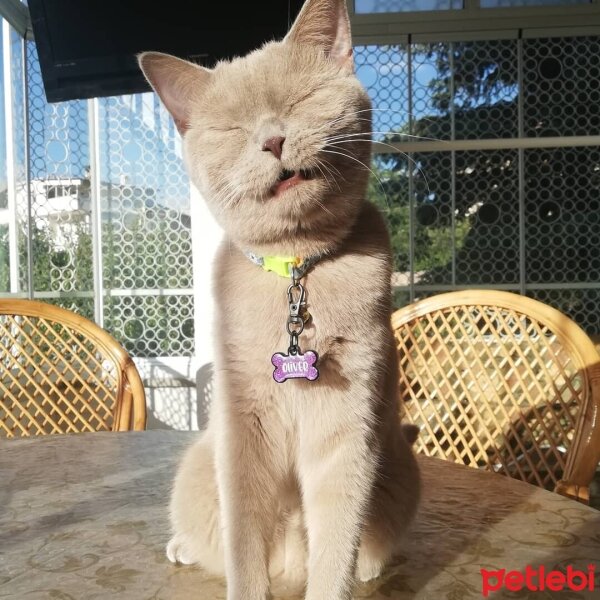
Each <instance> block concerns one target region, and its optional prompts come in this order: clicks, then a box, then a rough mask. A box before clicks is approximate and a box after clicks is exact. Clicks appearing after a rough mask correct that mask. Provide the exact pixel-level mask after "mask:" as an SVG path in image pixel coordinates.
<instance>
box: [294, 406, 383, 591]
mask: <svg viewBox="0 0 600 600" xmlns="http://www.w3.org/2000/svg"><path fill="white" fill-rule="evenodd" d="M325 404H326V405H327V409H329V410H325V409H324V410H323V411H322V415H321V416H322V418H321V419H319V421H320V422H321V426H317V425H316V424H315V426H314V427H313V428H311V429H312V431H311V432H310V433H309V432H308V431H306V430H305V431H304V432H303V433H304V434H305V435H303V436H302V437H303V439H302V441H301V451H300V456H299V466H300V477H301V485H302V491H303V499H304V514H305V519H306V528H307V533H308V548H309V559H308V585H307V591H306V600H348V599H349V598H350V597H351V593H352V588H353V586H354V581H355V577H354V573H355V566H356V558H357V550H358V544H359V539H360V535H361V531H362V527H363V520H364V512H365V508H366V507H367V504H368V501H369V497H370V493H371V488H372V483H373V477H374V475H373V474H374V472H375V470H376V462H377V461H376V456H375V453H374V451H373V449H372V448H371V447H370V446H371V444H370V443H369V442H370V440H371V435H370V432H369V431H368V427H366V426H365V422H364V421H362V422H361V420H360V419H357V418H356V415H354V416H353V417H350V418H348V419H346V420H341V421H339V422H337V419H336V418H332V419H328V413H329V414H331V415H344V414H345V415H348V406H347V405H345V403H344V401H343V399H341V398H340V399H339V402H336V401H334V400H333V399H328V400H327V401H326V402H324V403H323V405H322V406H324V405H325ZM336 404H337V405H338V406H337V407H335V408H334V405H336ZM330 411H331V412H330Z"/></svg>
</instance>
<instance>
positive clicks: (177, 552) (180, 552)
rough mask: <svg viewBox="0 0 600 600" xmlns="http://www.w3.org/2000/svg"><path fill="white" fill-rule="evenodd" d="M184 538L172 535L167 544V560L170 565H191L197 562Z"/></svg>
mask: <svg viewBox="0 0 600 600" xmlns="http://www.w3.org/2000/svg"><path fill="white" fill-rule="evenodd" d="M190 546H191V545H190V543H189V541H186V538H185V536H182V535H174V536H173V537H172V538H171V539H170V540H169V543H168V544H167V558H168V559H169V560H170V561H171V562H172V563H178V564H180V565H193V564H195V563H197V562H198V561H199V558H198V557H197V556H196V555H195V553H194V550H193V548H191V547H190Z"/></svg>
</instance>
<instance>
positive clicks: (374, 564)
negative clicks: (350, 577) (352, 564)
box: [356, 552, 385, 583]
mask: <svg viewBox="0 0 600 600" xmlns="http://www.w3.org/2000/svg"><path fill="white" fill-rule="evenodd" d="M384 566H385V565H384V563H383V562H381V561H380V560H376V559H373V558H372V557H371V556H368V554H367V553H366V552H361V553H359V555H358V561H357V563H356V579H358V580H359V581H360V582H362V583H366V582H367V581H371V579H377V577H379V576H380V575H381V572H382V571H383V567H384Z"/></svg>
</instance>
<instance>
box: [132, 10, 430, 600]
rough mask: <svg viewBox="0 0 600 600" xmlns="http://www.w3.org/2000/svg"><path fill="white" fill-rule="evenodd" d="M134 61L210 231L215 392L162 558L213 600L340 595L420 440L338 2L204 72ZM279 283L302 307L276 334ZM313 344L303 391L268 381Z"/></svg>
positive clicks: (394, 527)
mask: <svg viewBox="0 0 600 600" xmlns="http://www.w3.org/2000/svg"><path fill="white" fill-rule="evenodd" d="M138 59H139V64H140V68H141V69H142V71H143V72H144V74H145V76H146V78H147V79H148V81H149V82H150V84H151V85H152V87H153V88H154V90H155V91H156V92H157V93H158V95H159V97H160V98H161V100H162V102H163V103H164V105H165V106H166V108H167V109H168V110H169V112H170V113H171V115H172V117H173V119H174V122H175V125H176V127H177V129H178V130H179V132H180V133H181V136H182V145H183V154H184V162H185V165H186V168H187V171H188V173H189V175H190V178H191V181H192V182H193V184H194V185H195V186H197V188H198V189H199V190H200V191H201V193H202V195H203V197H204V198H205V200H206V202H207V203H208V205H209V207H210V209H211V211H212V212H213V214H214V215H215V217H216V219H217V221H218V222H219V223H220V224H221V226H222V227H223V229H224V231H225V236H226V239H225V240H224V242H223V245H222V247H221V248H220V251H219V253H218V255H217V258H216V261H215V265H214V282H213V284H214V293H215V300H216V302H215V304H216V327H215V331H216V336H215V337H216V348H215V355H216V359H215V398H214V401H213V404H212V406H211V409H210V410H211V412H210V417H209V424H208V427H207V430H206V431H205V432H203V433H202V434H201V436H200V438H199V440H198V442H197V443H196V444H194V445H193V446H192V447H191V448H190V449H189V450H188V452H187V453H186V455H185V456H184V458H183V460H182V462H181V464H180V466H179V469H178V472H177V475H176V477H175V481H174V488H173V492H172V497H171V502H170V516H171V522H172V526H173V532H174V534H173V537H172V539H171V540H170V542H169V543H168V546H167V556H168V558H169V559H170V560H171V561H173V562H179V563H185V564H199V565H201V566H202V567H203V568H204V569H206V570H207V571H209V572H211V573H215V574H224V575H225V576H226V580H227V598H228V600H265V599H266V598H267V597H268V595H269V589H270V585H271V583H272V582H275V583H276V582H283V583H282V585H285V586H288V585H289V586H290V587H289V588H286V589H292V588H293V587H294V586H301V587H304V591H305V598H306V599H307V600H317V599H318V600H346V599H347V598H350V597H351V594H352V589H353V587H354V584H355V578H356V577H357V578H358V579H359V580H362V581H367V580H369V579H372V578H375V577H377V576H378V575H379V574H380V573H381V570H382V569H383V567H384V566H385V565H386V563H388V561H389V560H390V558H391V557H392V556H393V555H394V553H395V552H396V551H397V550H398V549H399V545H400V543H401V537H400V536H401V534H402V533H403V532H404V531H405V529H406V527H407V525H408V524H409V523H410V521H411V519H412V518H413V516H414V515H415V512H416V510H417V505H418V501H419V495H420V483H419V471H418V467H417V463H416V460H415V457H414V454H413V452H412V448H411V444H412V442H413V441H414V439H415V435H416V431H415V430H414V429H413V428H410V427H404V428H403V427H402V426H401V425H400V420H399V419H400V417H399V399H398V357H397V351H396V346H395V343H394V338H393V334H392V331H391V326H390V315H391V311H392V303H391V284H390V282H391V274H392V256H391V248H390V241H389V235H388V232H387V230H386V226H385V223H384V221H383V219H382V217H381V215H380V214H379V212H378V210H377V209H376V208H375V207H374V206H373V205H371V204H370V203H369V202H368V201H366V200H365V196H366V188H367V181H368V174H369V171H368V166H367V165H368V162H369V160H370V151H371V146H370V142H369V140H370V135H371V117H370V110H371V103H370V100H369V97H368V95H367V93H366V91H365V90H364V88H363V87H362V85H361V84H360V82H359V81H358V79H357V78H356V76H355V74H354V66H353V58H352V44H351V32H350V22H349V18H348V13H347V9H346V4H345V1H344V0H307V1H306V2H305V4H304V6H303V7H302V9H301V11H300V14H299V15H298V17H297V19H296V21H295V22H294V24H293V25H292V27H291V29H290V31H289V32H288V34H287V36H286V37H285V38H284V39H283V40H282V41H277V42H269V43H267V44H265V45H264V46H263V47H262V48H261V49H259V50H256V51H254V52H252V53H250V54H248V55H247V56H245V57H241V58H236V59H234V60H232V61H223V62H220V63H218V64H217V65H216V66H215V68H214V69H207V68H204V67H201V66H199V65H196V64H193V63H190V62H187V61H184V60H181V59H178V58H175V57H172V56H169V55H165V54H162V53H156V52H147V53H143V54H141V55H140V56H139V57H138ZM265 257H266V258H265ZM269 257H279V258H276V259H272V258H271V259H269ZM286 257H288V258H286ZM289 257H292V258H289ZM295 257H298V259H299V260H296V258H295ZM273 261H274V262H275V263H276V264H279V265H281V264H283V265H284V268H283V272H282V273H281V274H282V275H285V274H286V273H288V272H289V271H290V270H291V272H292V273H295V274H296V276H297V277H299V281H298V282H296V281H294V282H292V280H291V279H290V278H289V277H283V276H280V274H278V271H280V270H281V269H279V268H278V267H276V266H275V267H274V266H271V270H268V265H269V264H270V263H273ZM256 263H258V264H256ZM260 264H262V268H261V266H260ZM294 267H295V268H296V271H294ZM302 269H306V271H305V273H302V272H301V270H302ZM292 283H301V284H302V285H303V286H304V289H305V294H306V296H305V300H306V307H301V308H302V311H300V313H299V311H298V306H296V319H295V320H292V321H291V331H292V332H294V331H296V332H297V331H299V330H300V329H302V327H303V331H302V332H301V333H300V334H299V336H297V337H296V338H293V337H292V338H291V339H290V335H289V333H288V331H286V320H287V318H288V316H289V313H290V311H291V310H292V306H291V305H292V304H293V302H299V300H300V299H299V297H298V294H299V293H300V291H301V289H300V287H298V286H297V285H296V286H294V285H292V288H291V291H290V290H288V288H289V286H290V285H291V284H292ZM289 292H290V293H291V294H292V296H293V298H292V299H290V298H288V293H289ZM304 308H306V310H307V311H308V313H310V317H308V315H305V314H302V313H303V312H304ZM298 314H300V315H301V317H302V319H301V320H302V323H303V324H302V325H300V321H299V318H298ZM305 317H306V318H308V320H307V322H306V324H304V318H305ZM309 350H311V351H314V352H315V355H314V357H316V356H318V360H317V363H316V368H317V370H318V378H316V379H315V380H314V381H310V380H308V379H303V378H294V379H291V380H289V381H284V382H282V383H277V382H276V381H274V376H273V364H272V362H271V356H272V355H273V354H275V353H280V354H281V355H283V356H290V357H293V358H295V359H301V358H302V357H303V356H306V355H307V354H309V352H308V351H309ZM282 360H284V359H282ZM275 583H274V584H275Z"/></svg>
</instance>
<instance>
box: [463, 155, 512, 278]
mask: <svg viewBox="0 0 600 600" xmlns="http://www.w3.org/2000/svg"><path fill="white" fill-rule="evenodd" d="M518 172H519V169H518V153H517V151H516V150H496V151H487V150H481V151H479V150H478V151H472V152H457V153H456V171H455V173H456V203H455V215H456V216H455V219H456V224H455V245H456V283H457V284H481V285H486V284H507V283H515V284H516V283H518V281H519V211H518V205H519V178H518Z"/></svg>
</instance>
